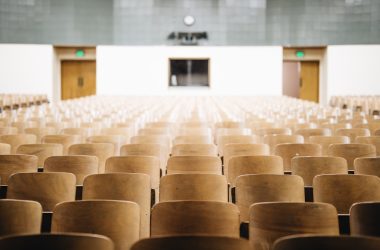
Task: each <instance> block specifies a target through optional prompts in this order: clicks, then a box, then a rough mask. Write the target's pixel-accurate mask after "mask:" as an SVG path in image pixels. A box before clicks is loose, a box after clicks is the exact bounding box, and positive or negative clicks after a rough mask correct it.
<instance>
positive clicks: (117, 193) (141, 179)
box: [83, 173, 151, 238]
mask: <svg viewBox="0 0 380 250" xmlns="http://www.w3.org/2000/svg"><path fill="white" fill-rule="evenodd" d="M150 190H151V186H150V177H149V176H148V175H146V174H131V173H129V174H127V173H107V174H96V175H90V176H88V177H87V178H86V179H85V180H84V183H83V200H91V199H105V200H125V201H133V202H136V203H137V204H138V205H139V206H140V220H141V221H140V238H146V237H149V235H150V201H151V192H150Z"/></svg>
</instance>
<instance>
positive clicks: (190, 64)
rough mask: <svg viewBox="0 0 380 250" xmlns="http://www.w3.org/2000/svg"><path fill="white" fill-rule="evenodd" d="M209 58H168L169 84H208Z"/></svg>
mask: <svg viewBox="0 0 380 250" xmlns="http://www.w3.org/2000/svg"><path fill="white" fill-rule="evenodd" d="M209 80H210V79H209V59H169V86H206V87H208V86H210V81H209Z"/></svg>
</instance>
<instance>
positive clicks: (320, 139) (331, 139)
mask: <svg viewBox="0 0 380 250" xmlns="http://www.w3.org/2000/svg"><path fill="white" fill-rule="evenodd" d="M309 143H316V144H319V145H321V146H322V155H325V156H327V155H328V148H329V146H330V145H331V144H337V143H342V144H343V143H345V144H347V143H350V138H349V137H348V136H310V137H309Z"/></svg>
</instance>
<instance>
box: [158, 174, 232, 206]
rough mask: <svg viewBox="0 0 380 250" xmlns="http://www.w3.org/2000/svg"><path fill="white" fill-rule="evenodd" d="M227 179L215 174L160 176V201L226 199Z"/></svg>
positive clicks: (225, 200)
mask: <svg viewBox="0 0 380 250" xmlns="http://www.w3.org/2000/svg"><path fill="white" fill-rule="evenodd" d="M227 187H228V186H227V180H226V177H225V176H222V175H216V174H172V175H166V176H164V177H162V178H161V182H160V202H163V201H172V200H202V201H224V202H227V201H228V192H227Z"/></svg>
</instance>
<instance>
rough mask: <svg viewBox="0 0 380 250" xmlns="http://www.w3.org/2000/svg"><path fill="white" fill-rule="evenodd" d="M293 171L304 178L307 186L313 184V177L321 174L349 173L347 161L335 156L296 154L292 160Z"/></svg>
mask: <svg viewBox="0 0 380 250" xmlns="http://www.w3.org/2000/svg"><path fill="white" fill-rule="evenodd" d="M291 171H292V174H294V175H299V176H301V177H302V178H303V181H304V183H305V186H312V185H313V179H314V177H315V176H317V175H321V174H347V173H348V168H347V161H346V159H344V158H342V157H334V156H296V157H293V158H292V161H291Z"/></svg>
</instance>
